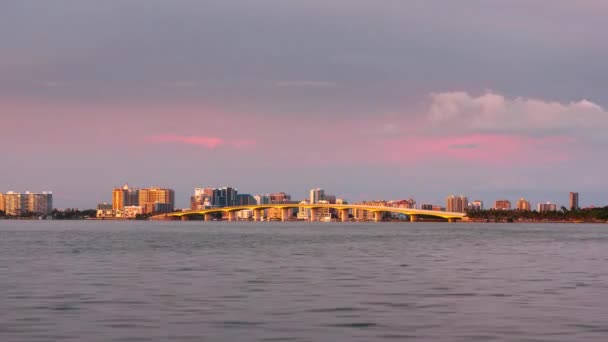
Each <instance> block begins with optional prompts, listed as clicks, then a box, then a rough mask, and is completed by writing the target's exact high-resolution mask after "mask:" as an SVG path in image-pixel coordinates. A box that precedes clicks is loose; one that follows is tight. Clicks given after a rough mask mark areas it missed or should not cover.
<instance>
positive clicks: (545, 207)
mask: <svg viewBox="0 0 608 342" xmlns="http://www.w3.org/2000/svg"><path fill="white" fill-rule="evenodd" d="M537 208H538V211H539V212H541V213H544V212H547V211H557V204H555V203H551V202H547V203H538V206H537Z"/></svg>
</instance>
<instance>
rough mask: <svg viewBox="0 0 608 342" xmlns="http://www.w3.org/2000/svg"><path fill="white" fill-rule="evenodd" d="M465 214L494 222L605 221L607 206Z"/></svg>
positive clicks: (478, 211)
mask: <svg viewBox="0 0 608 342" xmlns="http://www.w3.org/2000/svg"><path fill="white" fill-rule="evenodd" d="M466 214H467V216H468V217H469V218H471V219H474V220H486V221H496V222H514V221H566V222H606V221H608V207H603V208H587V209H576V210H569V209H568V208H566V207H561V209H560V210H556V211H542V212H539V211H536V210H497V209H487V210H469V211H467V213H466Z"/></svg>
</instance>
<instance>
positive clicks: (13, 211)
mask: <svg viewBox="0 0 608 342" xmlns="http://www.w3.org/2000/svg"><path fill="white" fill-rule="evenodd" d="M4 209H5V210H4V211H5V212H6V215H7V216H21V215H23V214H25V212H26V209H27V200H26V198H25V195H24V194H19V193H16V192H13V191H9V192H7V193H6V194H5V195H4Z"/></svg>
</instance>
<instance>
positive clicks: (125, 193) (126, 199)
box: [112, 184, 139, 212]
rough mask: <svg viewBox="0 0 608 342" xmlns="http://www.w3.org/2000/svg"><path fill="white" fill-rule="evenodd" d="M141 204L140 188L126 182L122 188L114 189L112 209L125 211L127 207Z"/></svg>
mask: <svg viewBox="0 0 608 342" xmlns="http://www.w3.org/2000/svg"><path fill="white" fill-rule="evenodd" d="M138 205H139V189H137V188H130V187H129V184H125V185H124V186H123V187H122V188H114V190H112V210H114V211H116V212H118V211H123V210H124V209H125V207H129V206H138Z"/></svg>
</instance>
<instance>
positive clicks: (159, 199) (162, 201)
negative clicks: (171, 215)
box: [123, 188, 175, 214]
mask: <svg viewBox="0 0 608 342" xmlns="http://www.w3.org/2000/svg"><path fill="white" fill-rule="evenodd" d="M139 205H140V206H141V207H142V211H143V214H151V213H155V214H158V213H168V212H172V211H173V210H174V208H175V192H174V191H173V190H172V189H165V188H145V189H140V190H139ZM123 209H124V207H123Z"/></svg>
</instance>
